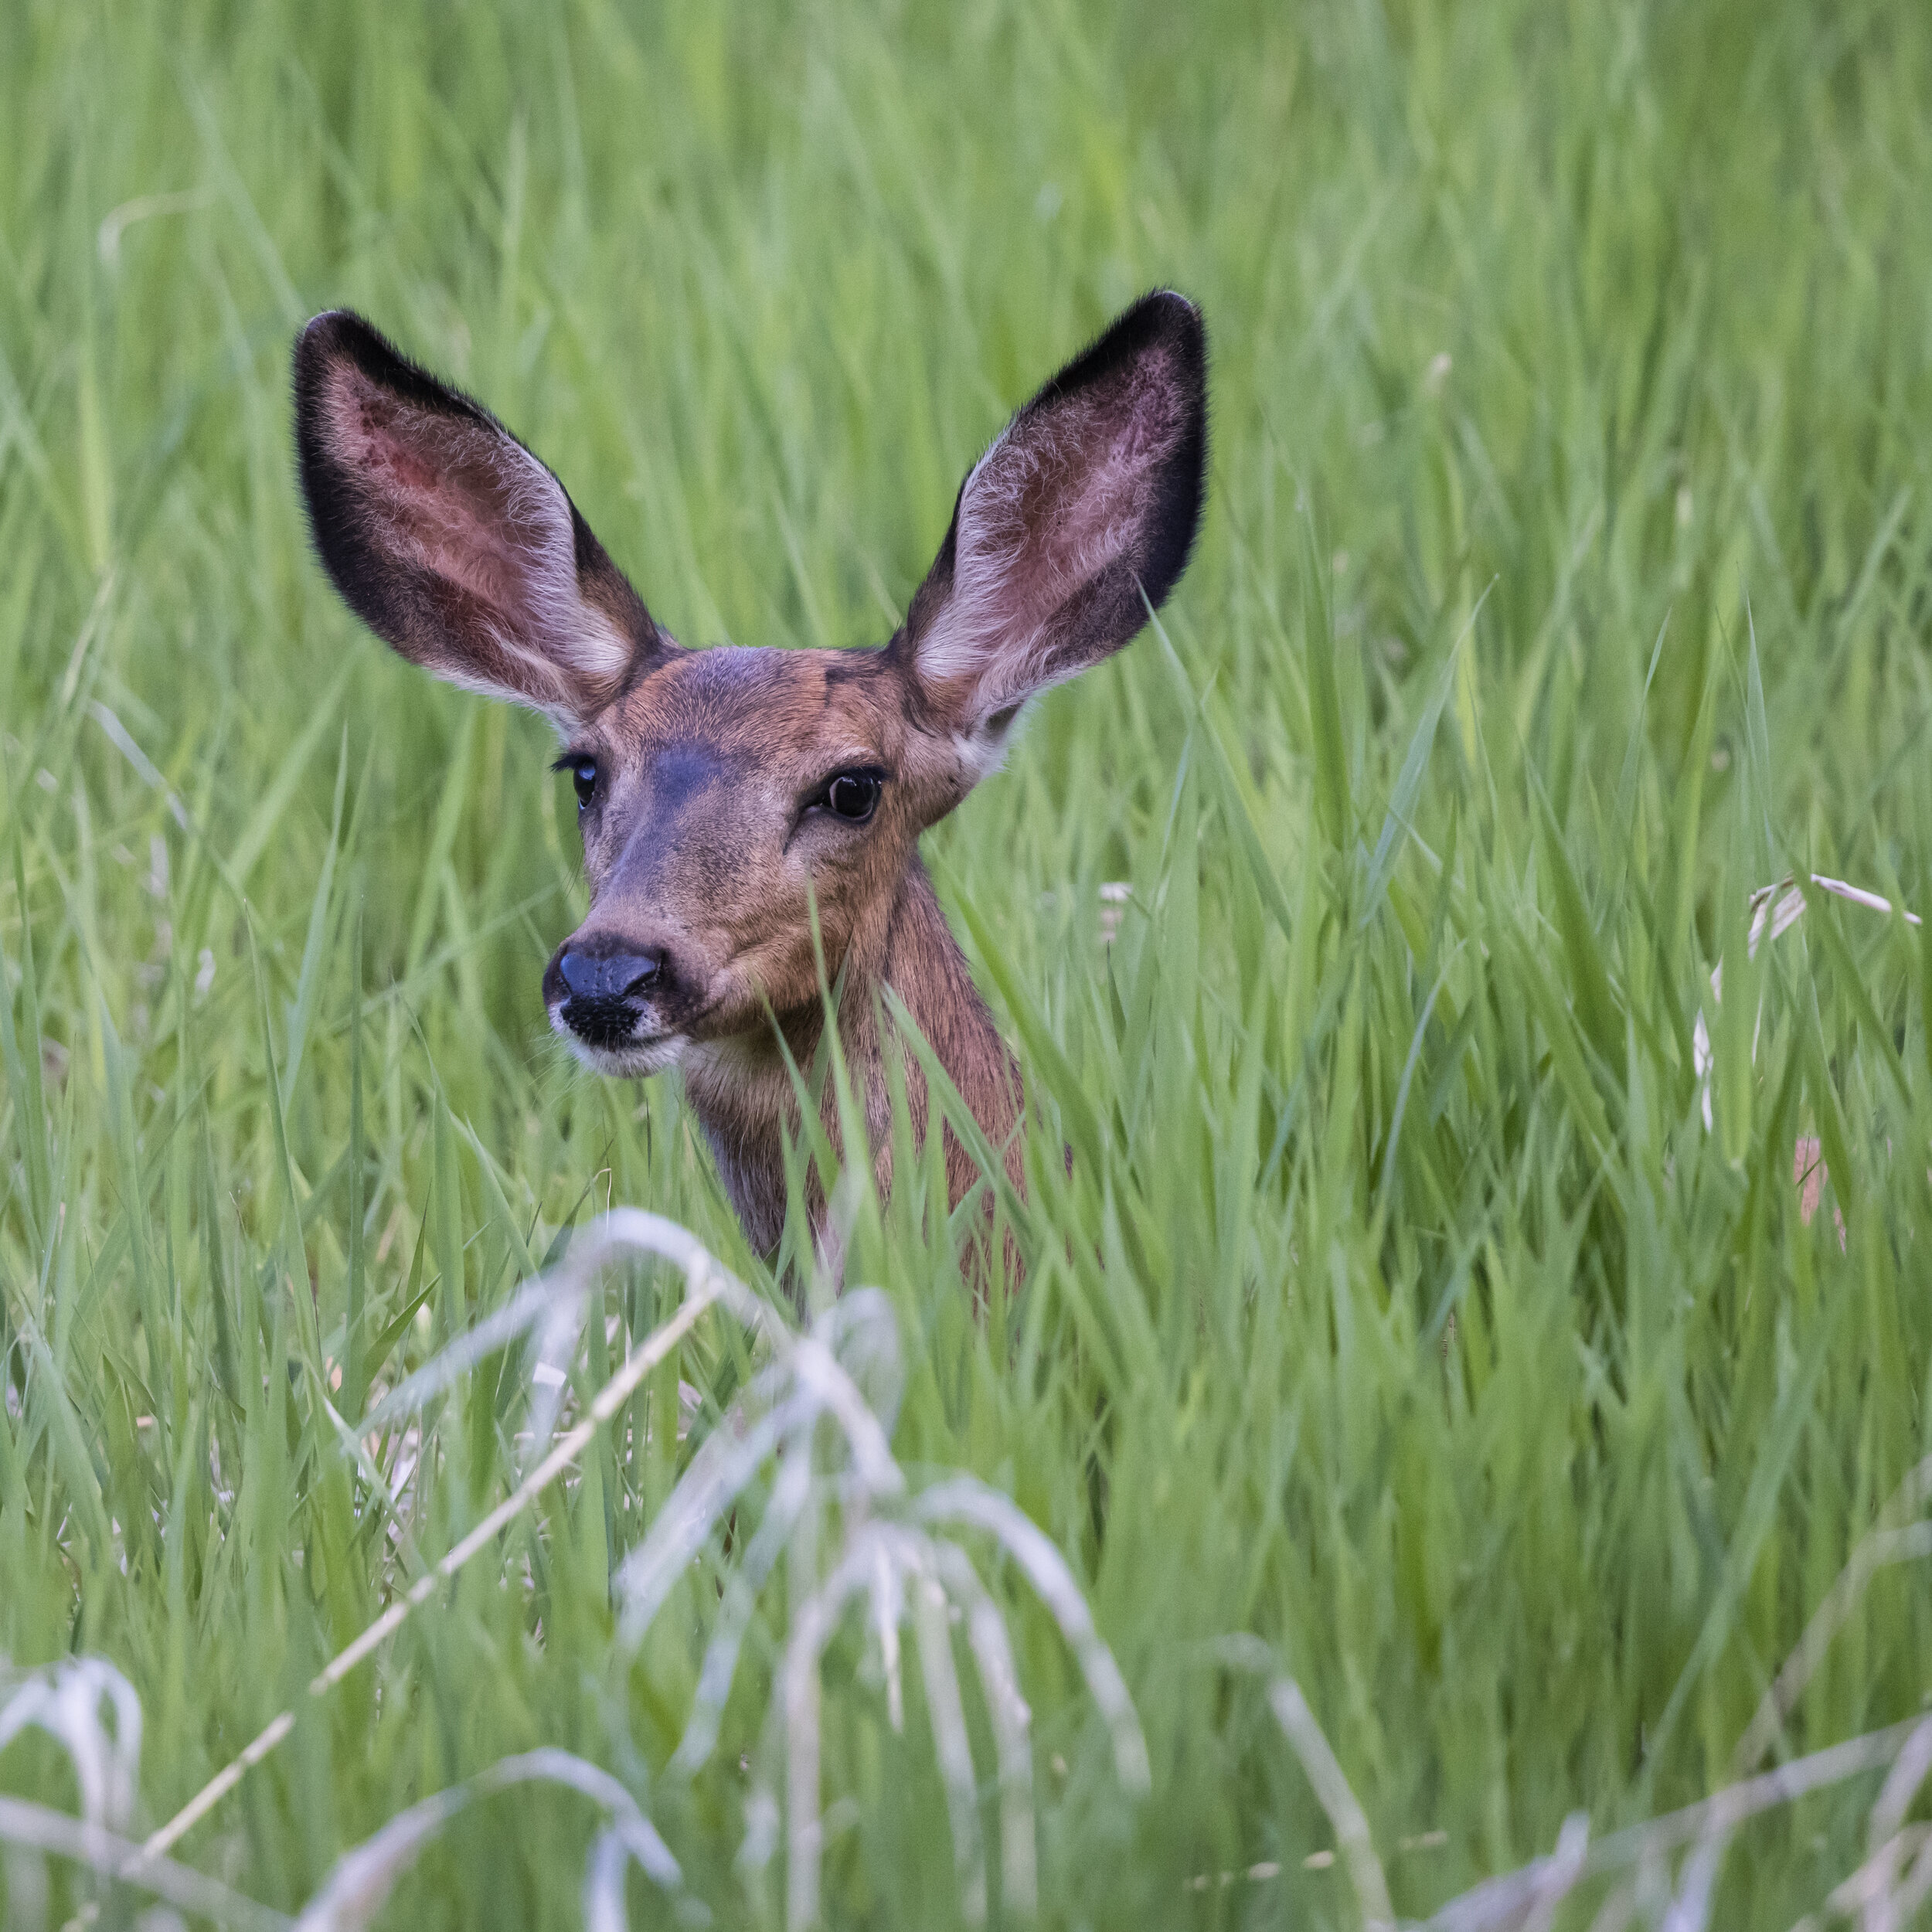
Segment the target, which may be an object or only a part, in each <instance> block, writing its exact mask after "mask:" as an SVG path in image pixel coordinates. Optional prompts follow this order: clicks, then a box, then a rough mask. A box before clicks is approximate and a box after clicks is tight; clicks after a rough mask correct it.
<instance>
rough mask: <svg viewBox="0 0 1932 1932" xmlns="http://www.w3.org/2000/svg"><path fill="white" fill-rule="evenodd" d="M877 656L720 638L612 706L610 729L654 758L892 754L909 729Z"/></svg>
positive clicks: (761, 763)
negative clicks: (900, 735)
mask: <svg viewBox="0 0 1932 1932" xmlns="http://www.w3.org/2000/svg"><path fill="white" fill-rule="evenodd" d="M892 682H893V680H892V677H891V673H890V672H889V671H887V670H886V668H885V667H884V666H883V665H881V664H880V663H879V661H878V658H877V657H876V655H875V654H874V653H872V652H869V651H866V652H861V651H778V650H759V649H756V648H747V647H740V646H726V645H721V646H719V647H718V648H715V649H713V650H709V651H693V652H692V653H691V654H690V655H688V656H686V657H683V658H677V659H675V660H674V661H673V662H672V663H670V664H668V665H665V666H664V668H662V669H661V670H658V671H657V672H654V673H653V674H652V675H651V676H650V677H648V678H647V679H645V681H644V682H643V683H642V684H641V685H638V687H637V688H636V689H634V690H633V691H631V692H630V693H629V694H628V696H626V697H625V698H624V699H622V700H621V702H620V703H619V704H618V705H617V706H615V707H614V712H615V714H616V715H615V716H614V717H613V718H612V719H611V731H612V735H613V736H614V737H615V738H616V739H617V741H618V743H619V744H620V745H621V747H622V748H623V750H624V752H625V753H627V754H628V756H630V757H633V758H636V759H639V760H645V761H649V762H652V763H655V762H656V761H658V760H661V759H663V758H666V757H671V758H674V759H675V758H676V757H679V756H680V755H684V754H685V753H696V752H697V751H698V750H699V749H700V748H702V753H703V754H704V755H705V756H706V757H708V758H709V759H712V760H716V761H717V762H719V763H720V764H726V765H729V766H732V767H737V768H740V769H756V768H760V767H763V768H770V767H774V766H784V765H789V764H793V763H794V762H798V763H804V764H815V763H818V762H822V761H823V760H825V759H827V758H830V759H833V760H836V759H838V758H841V757H845V756H846V755H848V754H849V753H855V752H859V751H863V752H866V753H869V754H871V755H873V756H879V757H883V756H886V755H887V754H888V753H889V751H890V750H891V749H892V746H893V743H894V742H895V741H896V734H897V732H898V731H899V730H901V729H903V713H901V711H900V709H899V708H897V707H896V706H895V705H894V703H893V690H892V689H889V686H890V685H891V684H892Z"/></svg>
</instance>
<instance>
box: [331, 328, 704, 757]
mask: <svg viewBox="0 0 1932 1932" xmlns="http://www.w3.org/2000/svg"><path fill="white" fill-rule="evenodd" d="M294 380H295V447H296V459H297V468H298V473H299V475H300V478H301V488H302V495H303V497H304V501H305V502H306V504H307V505H308V522H309V529H310V531H311V534H312V536H313V537H314V539H315V549H316V553H317V554H318V556H320V558H321V562H322V564H323V567H324V568H325V570H327V571H328V574H329V577H330V578H331V579H332V580H333V582H334V583H335V587H336V589H337V590H339V591H340V592H341V593H342V597H343V598H344V600H345V601H346V602H347V604H349V607H350V609H352V611H355V614H356V615H357V616H358V617H360V618H362V621H363V622H364V623H366V624H368V626H369V628H370V629H371V630H372V631H375V632H376V634H377V635H378V636H379V637H381V638H384V639H385V640H386V641H387V642H389V644H391V645H393V646H394V647H395V648H396V649H397V650H398V651H400V652H401V653H402V654H403V656H404V657H406V658H410V660H411V661H412V662H414V663H417V664H420V665H422V666H423V668H425V669H426V670H428V671H431V672H434V673H435V674H436V675H437V676H438V677H440V678H445V679H448V680H450V681H451V682H452V683H455V684H460V685H464V686H467V687H468V688H469V689H473V690H480V691H484V692H488V693H489V694H490V695H492V696H496V697H502V698H509V699H513V700H515V702H519V703H522V704H526V705H529V706H533V707H534V708H535V709H538V710H540V711H544V712H547V713H549V714H550V715H551V716H553V718H554V719H556V720H557V721H558V723H560V725H563V726H566V728H567V726H568V725H569V724H570V723H575V722H579V721H580V720H582V719H586V718H588V717H590V716H594V714H595V713H597V712H598V711H600V710H601V709H603V707H604V706H605V705H607V703H609V702H611V699H613V698H614V697H615V696H617V694H618V692H621V690H622V689H624V686H625V685H627V684H628V683H629V682H631V681H632V680H633V679H634V678H635V677H636V676H637V675H639V674H640V673H641V672H642V671H645V670H647V669H648V668H650V666H651V663H652V662H654V661H655V659H656V658H658V657H660V656H662V655H665V654H667V653H668V650H669V649H670V648H671V647H670V646H669V645H668V642H667V641H666V640H665V638H663V637H662V634H660V633H659V631H658V628H657V626H656V625H655V624H654V623H653V622H652V621H651V615H650V613H649V612H648V611H646V610H645V607H644V604H643V601H642V600H641V598H640V597H638V594H637V593H636V591H635V590H633V589H632V588H631V585H630V583H629V582H628V580H626V579H625V577H624V574H623V573H622V572H621V571H620V570H618V569H617V566H616V565H615V564H614V563H612V562H611V560H610V557H609V556H607V554H606V553H605V551H604V546H603V545H602V544H600V543H598V541H597V538H596V537H595V536H594V535H593V534H592V532H591V530H590V526H589V525H588V524H587V523H586V522H584V520H583V518H582V516H580V515H579V514H578V512H577V506H576V505H574V504H573V503H572V502H571V501H570V496H569V495H568V493H567V492H566V491H565V489H564V488H563V485H562V484H561V483H560V482H559V481H557V479H556V477H555V476H554V475H553V474H551V472H550V471H549V470H548V469H547V468H545V466H544V465H543V464H542V463H540V462H539V461H538V460H537V458H536V457H535V456H533V455H532V454H531V453H530V451H528V450H527V449H526V448H525V447H523V445H522V444H521V443H519V441H518V440H516V438H515V437H513V436H512V434H510V433H509V430H506V429H505V428H504V427H503V426H502V423H499V422H498V421H497V420H496V419H495V417H493V416H492V415H491V414H490V413H489V412H488V410H485V409H483V408H481V406H478V404H477V403H474V402H472V401H471V400H470V399H469V398H468V396H464V395H462V394H461V393H459V392H458V391H457V390H455V389H451V387H449V386H448V385H447V384H446V383H440V382H439V381H438V380H437V379H436V378H435V377H434V376H431V375H430V374H429V373H428V372H427V370H424V369H421V368H419V367H418V366H417V365H416V364H415V363H413V362H410V361H409V360H408V359H406V357H404V356H403V355H400V354H399V353H398V352H396V349H394V348H393V346H392V345H390V344H389V342H386V340H385V339H384V338H383V336H382V335H379V333H378V332H376V330H375V329H374V328H372V327H371V326H370V325H369V324H368V323H367V322H366V321H363V319H362V318H361V317H360V316H359V315H353V314H352V313H351V312H349V311H347V310H345V309H342V310H336V311H332V313H330V314H328V315H318V316H317V317H316V318H315V320H314V321H311V323H310V324H309V325H308V327H307V328H305V329H304V330H303V332H302V333H301V336H300V337H299V338H298V340H297V342H296V345H295V367H294Z"/></svg>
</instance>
